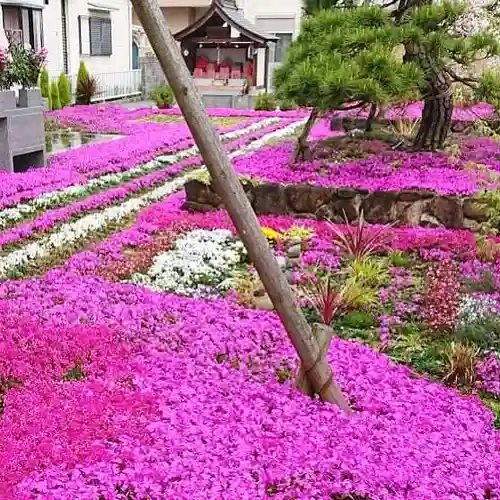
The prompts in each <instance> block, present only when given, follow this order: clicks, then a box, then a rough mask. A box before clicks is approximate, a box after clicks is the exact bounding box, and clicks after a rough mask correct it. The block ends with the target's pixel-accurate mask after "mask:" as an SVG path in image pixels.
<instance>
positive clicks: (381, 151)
mask: <svg viewBox="0 0 500 500" xmlns="http://www.w3.org/2000/svg"><path fill="white" fill-rule="evenodd" d="M317 130H318V136H316V137H319V138H321V137H323V138H324V137H325V135H326V133H325V129H324V125H322V126H320V127H318V129H317ZM313 136H314V133H313ZM293 148H294V143H293V142H292V141H289V142H285V143H280V144H274V145H269V146H268V147H267V148H263V149H262V150H260V151H259V152H258V153H257V154H258V156H257V157H253V158H241V159H239V160H238V161H237V162H235V165H234V166H235V169H236V170H237V171H238V172H240V173H242V174H246V175H250V176H252V177H254V178H256V179H261V180H266V181H270V182H282V183H285V184H298V183H307V184H316V185H320V186H338V187H352V188H359V189H366V190H368V191H370V192H374V191H398V190H403V189H417V190H427V191H433V192H437V193H440V194H443V195H460V196H467V195H472V194H475V193H476V192H478V191H481V190H482V189H484V188H485V187H487V188H488V189H495V188H497V187H498V186H499V181H498V178H497V175H498V172H499V170H500V163H499V161H498V154H499V151H500V149H499V146H498V142H497V141H494V140H493V139H485V138H478V139H469V140H466V141H462V142H461V144H460V152H459V154H458V155H457V154H456V150H452V151H450V152H449V153H448V154H445V153H444V154H443V153H425V152H424V153H423V152H417V153H409V152H399V151H394V150H393V149H392V148H391V146H390V145H388V144H386V143H385V142H383V141H380V140H365V141H360V140H355V139H348V138H345V137H342V136H341V137H337V138H336V139H333V140H332V139H330V140H328V141H327V142H326V143H323V145H322V147H318V148H317V150H316V151H315V154H316V158H315V159H314V160H313V161H311V162H305V163H302V164H301V165H300V168H296V167H293V166H291V164H290V157H291V156H292V152H293ZM495 174H497V175H495Z"/></svg>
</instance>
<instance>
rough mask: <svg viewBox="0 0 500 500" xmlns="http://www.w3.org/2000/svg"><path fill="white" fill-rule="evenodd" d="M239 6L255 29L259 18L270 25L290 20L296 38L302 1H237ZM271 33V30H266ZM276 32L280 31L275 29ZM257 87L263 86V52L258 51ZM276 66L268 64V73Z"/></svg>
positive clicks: (261, 50) (262, 50)
mask: <svg viewBox="0 0 500 500" xmlns="http://www.w3.org/2000/svg"><path fill="white" fill-rule="evenodd" d="M239 5H240V6H241V8H242V9H243V11H244V13H245V17H246V18H247V19H248V20H249V21H250V22H252V23H254V24H255V25H256V26H257V27H259V18H266V24H271V25H272V22H269V19H272V18H276V22H277V23H278V22H279V19H290V24H292V26H293V27H294V28H293V35H294V38H296V37H297V35H298V33H299V30H300V22H301V17H302V0H239ZM268 31H271V30H268ZM276 31H280V30H279V29H277V30H276ZM257 57H258V59H257V86H259V87H263V86H264V84H265V81H264V79H265V74H266V72H265V50H264V49H259V51H258V55H257ZM275 67H276V65H274V64H272V63H270V65H269V73H272V70H273V68H275Z"/></svg>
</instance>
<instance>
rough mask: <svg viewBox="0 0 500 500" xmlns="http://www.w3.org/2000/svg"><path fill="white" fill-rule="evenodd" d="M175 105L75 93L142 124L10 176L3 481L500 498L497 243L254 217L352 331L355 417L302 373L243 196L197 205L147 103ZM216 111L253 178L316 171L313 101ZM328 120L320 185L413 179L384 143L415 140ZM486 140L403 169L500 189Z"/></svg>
mask: <svg viewBox="0 0 500 500" xmlns="http://www.w3.org/2000/svg"><path fill="white" fill-rule="evenodd" d="M415 106H417V105H415ZM483 108H484V107H483ZM483 108H481V107H479V108H477V109H474V110H470V109H469V110H468V111H467V112H468V113H469V114H465V112H464V113H462V114H461V115H460V113H459V118H458V119H463V120H464V121H468V120H470V119H471V116H470V113H472V112H473V113H484V114H483V115H481V116H482V117H484V116H485V115H486V114H488V113H490V112H491V110H486V108H484V109H483ZM411 109H413V108H411ZM415 109H416V108H415ZM481 110H482V111H481ZM406 112H407V113H409V114H411V113H410V111H408V110H407V111H406ZM412 112H416V111H415V110H414V111H412ZM178 114H179V111H178V110H176V109H172V110H166V111H161V112H160V111H159V110H152V109H139V110H125V109H123V108H120V107H118V106H92V107H72V108H65V109H64V110H62V111H61V112H58V113H57V114H56V115H54V114H52V116H56V117H57V119H58V120H59V122H60V123H61V125H63V126H70V127H74V128H85V129H87V130H92V131H96V132H104V131H107V132H115V133H120V134H124V135H125V136H126V137H125V138H123V139H118V140H115V141H112V142H111V143H101V144H97V145H95V146H86V147H82V148H81V150H75V151H73V152H70V153H62V154H58V155H56V156H55V158H54V160H53V164H52V166H51V168H48V169H45V170H44V171H41V172H33V173H28V174H23V175H19V176H18V177H16V178H15V177H13V176H1V177H0V190H2V191H1V194H0V205H1V206H2V207H3V209H2V210H0V229H1V230H0V276H1V277H2V281H0V432H1V435H2V440H0V477H1V478H2V480H1V481H0V497H1V498H6V499H15V500H17V499H28V498H29V499H31V498H35V499H38V498H39V499H48V498H54V499H56V498H57V499H66V498H67V499H72V500H73V499H89V498H98V499H115V498H116V499H135V500H149V499H155V500H156V499H163V498H186V499H197V498H200V499H201V498H228V499H245V498H248V499H254V498H269V497H272V498H283V499H284V498H304V499H306V498H307V499H313V498H314V499H323V498H324V499H326V498H333V499H335V500H348V499H356V500H381V499H401V500H403V499H406V500H417V499H418V500H420V499H422V500H423V499H426V500H433V499H436V500H442V499H470V500H476V499H477V500H481V499H494V498H500V431H499V430H498V427H499V425H500V360H499V351H500V319H499V318H500V316H499V314H498V313H499V311H500V267H499V265H498V255H499V245H500V239H499V238H497V237H495V236H487V235H481V234H480V235H475V234H473V233H472V232H470V231H458V230H446V229H441V228H432V229H431V228H404V227H398V228H396V227H383V226H369V227H366V228H365V229H363V230H362V231H364V232H362V235H361V237H360V238H359V241H361V242H362V244H361V243H359V244H357V245H353V244H352V243H353V240H352V238H351V239H349V238H350V236H349V235H351V236H352V235H353V234H355V233H353V232H355V231H358V230H359V229H357V228H359V226H356V227H351V226H346V225H341V224H336V225H332V224H330V223H329V222H327V221H316V220H312V219H294V218H292V217H285V216H279V217H277V216H263V217H260V221H261V224H262V225H263V227H264V231H265V234H266V236H267V237H268V240H269V243H270V245H271V247H272V249H273V252H274V254H275V256H276V259H277V260H278V261H279V262H280V265H281V267H282V268H283V271H284V272H285V273H286V274H287V278H288V279H289V281H291V282H292V283H293V287H294V291H295V293H296V295H297V300H298V304H299V305H300V307H301V308H302V309H303V311H304V313H305V314H306V317H307V318H308V320H309V321H310V322H311V323H312V324H313V323H315V322H323V323H327V324H330V325H331V326H332V327H333V329H334V331H335V333H336V337H335V338H334V340H333V342H332V346H331V349H330V352H329V360H330V362H331V364H332V366H333V367H334V370H335V376H336V378H337V379H338V381H339V384H340V386H341V388H342V390H343V392H344V393H345V395H346V396H347V397H348V400H349V402H350V404H351V406H352V408H353V410H354V414H353V416H350V417H347V416H345V415H342V414H341V412H340V411H339V410H338V409H337V408H336V407H332V406H329V405H324V404H322V403H320V402H318V401H316V400H310V399H308V398H306V397H305V396H303V395H302V394H300V393H298V392H297V391H296V390H295V389H294V387H293V383H292V382H293V377H294V372H295V369H296V366H297V359H296V355H295V352H294V350H293V348H292V347H291V344H290V342H289V340H288V338H287V336H286V334H285V332H284V330H283V328H282V326H281V324H280V322H279V320H278V318H277V316H276V315H275V314H274V312H272V311H270V310H263V309H267V307H266V308H264V307H262V306H263V303H264V302H265V298H266V296H265V291H264V290H263V289H262V284H261V283H260V281H259V279H258V277H257V276H256V274H255V271H254V269H253V266H252V264H251V262H250V261H249V260H248V257H247V255H246V252H245V250H244V248H243V246H242V244H241V242H240V241H239V239H238V238H237V235H236V234H235V232H234V228H233V226H232V224H231V222H230V219H229V217H228V215H227V213H225V212H224V211H218V212H210V213H191V212H188V211H186V210H185V209H184V206H183V205H184V200H185V196H184V194H183V193H181V192H179V190H181V188H182V187H183V185H184V183H185V181H186V180H187V179H189V178H193V177H194V178H203V177H206V175H207V174H206V171H205V170H204V167H203V165H202V160H201V158H200V157H199V155H198V152H197V150H196V148H193V144H192V139H191V137H190V134H189V132H188V130H187V128H186V126H185V124H183V123H182V122H173V123H172V122H169V121H167V122H164V121H163V120H162V119H160V121H159V122H156V123H154V120H155V117H158V116H167V117H175V116H178ZM210 114H211V115H212V116H213V117H218V118H222V119H223V120H224V121H223V122H219V126H222V127H223V130H222V133H223V134H225V135H224V136H223V141H224V147H225V148H226V150H227V151H228V153H229V154H230V156H231V157H232V158H233V164H234V166H235V167H236V169H237V170H238V171H239V172H240V173H243V174H247V175H248V176H249V178H247V180H249V181H251V182H256V179H255V177H260V178H268V177H266V176H269V177H273V176H275V177H276V180H282V181H283V182H290V181H293V182H295V181H296V179H298V178H300V179H302V177H300V176H303V181H306V182H321V181H318V178H320V177H321V176H320V175H318V172H317V171H315V170H314V168H313V167H312V166H308V165H299V166H298V167H296V169H295V170H292V169H291V168H290V167H289V166H288V165H287V164H286V162H287V161H288V152H289V147H290V146H289V143H288V142H287V136H288V135H290V134H293V133H295V131H296V130H297V129H298V127H300V126H301V125H302V124H303V123H304V117H305V116H306V114H305V113H304V112H303V111H291V112H284V113H265V112H264V113H262V112H248V111H246V110H236V111H235V110H231V111H229V110H212V111H210ZM233 118H237V119H238V123H236V121H234V122H228V121H227V119H233ZM145 120H146V121H145ZM148 120H153V122H148ZM333 135H334V136H339V137H340V136H341V134H340V133H338V132H336V133H334V134H333ZM313 138H314V140H320V139H321V140H323V139H327V140H328V141H331V140H332V134H331V132H330V131H329V127H327V126H326V125H325V124H324V123H320V124H319V126H317V127H316V129H315V130H314V131H313ZM335 140H340V141H344V142H342V144H344V146H345V147H343V148H338V150H328V144H327V145H326V146H325V143H319V142H318V144H317V146H319V147H317V148H315V151H316V153H315V154H321V153H325V152H326V153H327V154H328V155H330V160H331V159H332V155H334V156H335V155H337V156H335V160H336V161H338V162H339V165H340V162H343V163H342V166H343V168H339V169H338V170H337V171H334V170H333V167H332V166H329V167H328V168H329V170H328V172H327V173H326V174H325V171H324V168H325V167H323V170H322V171H321V175H324V176H325V178H326V179H327V182H331V183H333V184H334V185H349V183H348V179H349V176H351V177H352V178H354V176H355V173H356V170H360V169H362V168H363V165H364V164H363V163H362V162H363V161H372V162H373V164H377V165H378V166H374V167H373V171H372V173H371V175H367V174H366V173H365V174H364V180H363V182H365V184H369V183H370V184H371V185H374V184H375V182H376V179H377V177H380V178H383V179H385V181H381V182H380V188H381V189H382V188H383V187H384V186H385V185H386V184H388V185H391V186H392V187H393V188H394V189H398V188H399V185H398V184H397V182H396V181H395V177H394V174H392V177H391V176H390V175H386V174H385V171H384V168H386V167H387V165H386V164H385V163H384V162H383V161H382V160H381V159H379V158H382V157H385V158H389V157H390V158H391V160H390V161H391V162H393V163H394V162H395V159H394V158H395V156H396V155H398V154H402V153H396V152H394V151H392V150H390V148H387V146H384V145H383V144H382V143H381V142H380V141H379V142H378V143H375V142H374V141H371V142H370V143H369V144H368V145H367V144H366V143H365V144H363V145H362V146H361V147H359V144H360V143H359V141H358V143H355V142H352V143H349V140H348V139H347V138H343V139H335ZM120 141H121V148H122V149H120V147H118V149H114V148H115V147H116V146H115V143H120ZM475 141H476V142H474V141H472V142H467V141H464V142H463V143H462V144H461V145H460V149H459V150H458V149H456V150H454V151H450V152H449V153H448V156H446V157H445V156H443V157H442V158H441V157H437V156H436V157H435V159H433V160H431V159H430V158H431V157H430V156H425V155H423V156H422V157H420V159H419V157H418V156H416V155H415V156H412V155H410V154H402V155H403V159H402V160H400V161H401V166H400V167H399V168H401V169H402V171H403V172H406V177H407V178H408V177H409V174H408V172H409V171H410V169H412V168H414V170H416V171H420V172H421V177H415V178H418V179H420V181H419V182H420V183H421V184H423V180H422V179H425V178H427V179H428V182H429V183H430V182H431V181H430V179H432V175H434V176H437V171H438V168H441V169H442V171H441V178H442V179H443V182H442V184H441V185H439V186H437V187H436V189H438V190H439V189H442V190H444V191H442V192H447V193H449V192H454V193H460V194H463V193H472V192H475V191H476V190H479V188H481V189H484V187H486V186H490V187H492V188H494V187H495V186H496V178H495V176H494V172H495V171H496V170H497V169H496V164H495V161H496V156H497V155H498V150H497V146H496V144H497V143H496V142H495V141H494V140H492V139H475ZM330 144H331V143H330ZM355 144H358V147H357V148H356V147H355ZM374 144H375V145H376V144H378V145H379V148H381V149H379V150H375V151H372V149H373V147H374ZM475 144H476V145H478V144H480V145H481V147H477V146H475ZM382 146H383V147H382ZM384 148H385V149H384ZM270 151H272V152H273V153H272V154H273V155H275V156H274V161H272V160H271V157H272V154H271V153H270ZM353 154H356V155H358V156H357V157H356V158H355V161H354V159H353V158H352V155H353ZM384 155H385V156H384ZM374 158H376V159H375V160H374ZM433 158H434V157H433ZM439 158H441V159H439ZM327 159H328V158H327ZM453 159H455V161H456V163H453ZM324 160H325V158H320V157H319V156H317V157H316V159H315V162H319V163H321V162H323V163H326V162H324ZM439 161H441V163H439ZM315 162H313V163H315ZM346 162H347V163H346ZM349 162H351V163H356V162H357V166H355V165H353V166H352V167H349ZM377 162H378V163H377ZM429 163H432V165H430V166H429ZM468 163H475V164H478V165H485V166H486V168H484V167H471V168H469V167H467V164H468ZM332 165H333V162H332ZM346 165H347V166H346ZM437 165H441V167H438V166H437ZM454 166H455V168H454ZM387 168H389V167H387ZM390 168H393V169H396V167H395V166H394V164H392V165H391V166H390ZM366 170H368V168H366ZM447 170H449V171H450V173H449V176H448V178H447V180H446V182H445V181H444V179H445V177H444V175H445V174H444V172H445V171H447ZM430 171H432V175H431V173H429V172H430ZM64 172H66V174H64ZM51 173H53V175H51ZM57 173H59V174H60V175H59V176H58V175H57ZM460 173H462V174H463V177H460V176H459V174H460ZM44 174H45V176H44ZM292 174H293V175H295V176H296V177H293V178H292V177H290V176H291V175H292ZM415 175H416V174H415ZM280 176H281V177H280ZM287 176H288V177H287ZM426 176H427V177H426ZM358 177H360V175H359V174H358ZM3 178H5V183H4V184H3V181H2V179H3ZM404 178H405V175H401V176H400V179H402V180H403V179H404ZM16 179H17V180H16ZM336 183H337V184H336ZM391 183H392V184H391ZM467 183H468V184H467ZM453 186H455V187H454V188H453ZM418 187H419V188H421V187H422V185H419V186H418ZM453 189H455V191H453ZM440 192H441V191H440ZM492 193H495V191H492ZM490 222H491V225H494V224H495V223H496V222H495V219H494V217H493V218H492V220H491V221H490ZM358 235H359V234H358ZM349 242H350V243H349ZM35 276H36V277H35ZM6 278H7V279H6ZM327 304H329V305H328V307H326V305H327Z"/></svg>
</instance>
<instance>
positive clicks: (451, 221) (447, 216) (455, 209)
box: [428, 196, 464, 228]
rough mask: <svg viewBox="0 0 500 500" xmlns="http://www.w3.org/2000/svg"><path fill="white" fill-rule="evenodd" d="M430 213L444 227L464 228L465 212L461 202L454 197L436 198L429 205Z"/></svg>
mask: <svg viewBox="0 0 500 500" xmlns="http://www.w3.org/2000/svg"><path fill="white" fill-rule="evenodd" d="M428 211H429V214H430V215H432V216H434V217H435V218H436V219H437V220H438V221H439V222H440V223H441V224H442V225H443V226H444V227H449V228H461V227H463V224H464V212H463V208H462V204H461V201H460V200H459V199H458V198H455V197H453V196H436V197H435V198H434V199H433V200H432V201H431V202H430V203H429V207H428Z"/></svg>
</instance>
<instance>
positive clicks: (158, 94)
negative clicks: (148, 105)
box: [150, 85, 175, 109]
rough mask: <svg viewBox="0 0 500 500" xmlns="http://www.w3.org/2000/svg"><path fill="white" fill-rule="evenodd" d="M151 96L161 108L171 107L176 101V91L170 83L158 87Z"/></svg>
mask: <svg viewBox="0 0 500 500" xmlns="http://www.w3.org/2000/svg"><path fill="white" fill-rule="evenodd" d="M150 97H151V99H152V100H153V101H154V103H155V104H156V105H157V106H158V107H159V108H160V109H166V108H170V107H172V105H173V104H174V103H175V96H174V93H173V92H172V89H171V88H170V87H169V86H168V85H160V86H159V87H156V89H155V90H153V92H151V96H150Z"/></svg>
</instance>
